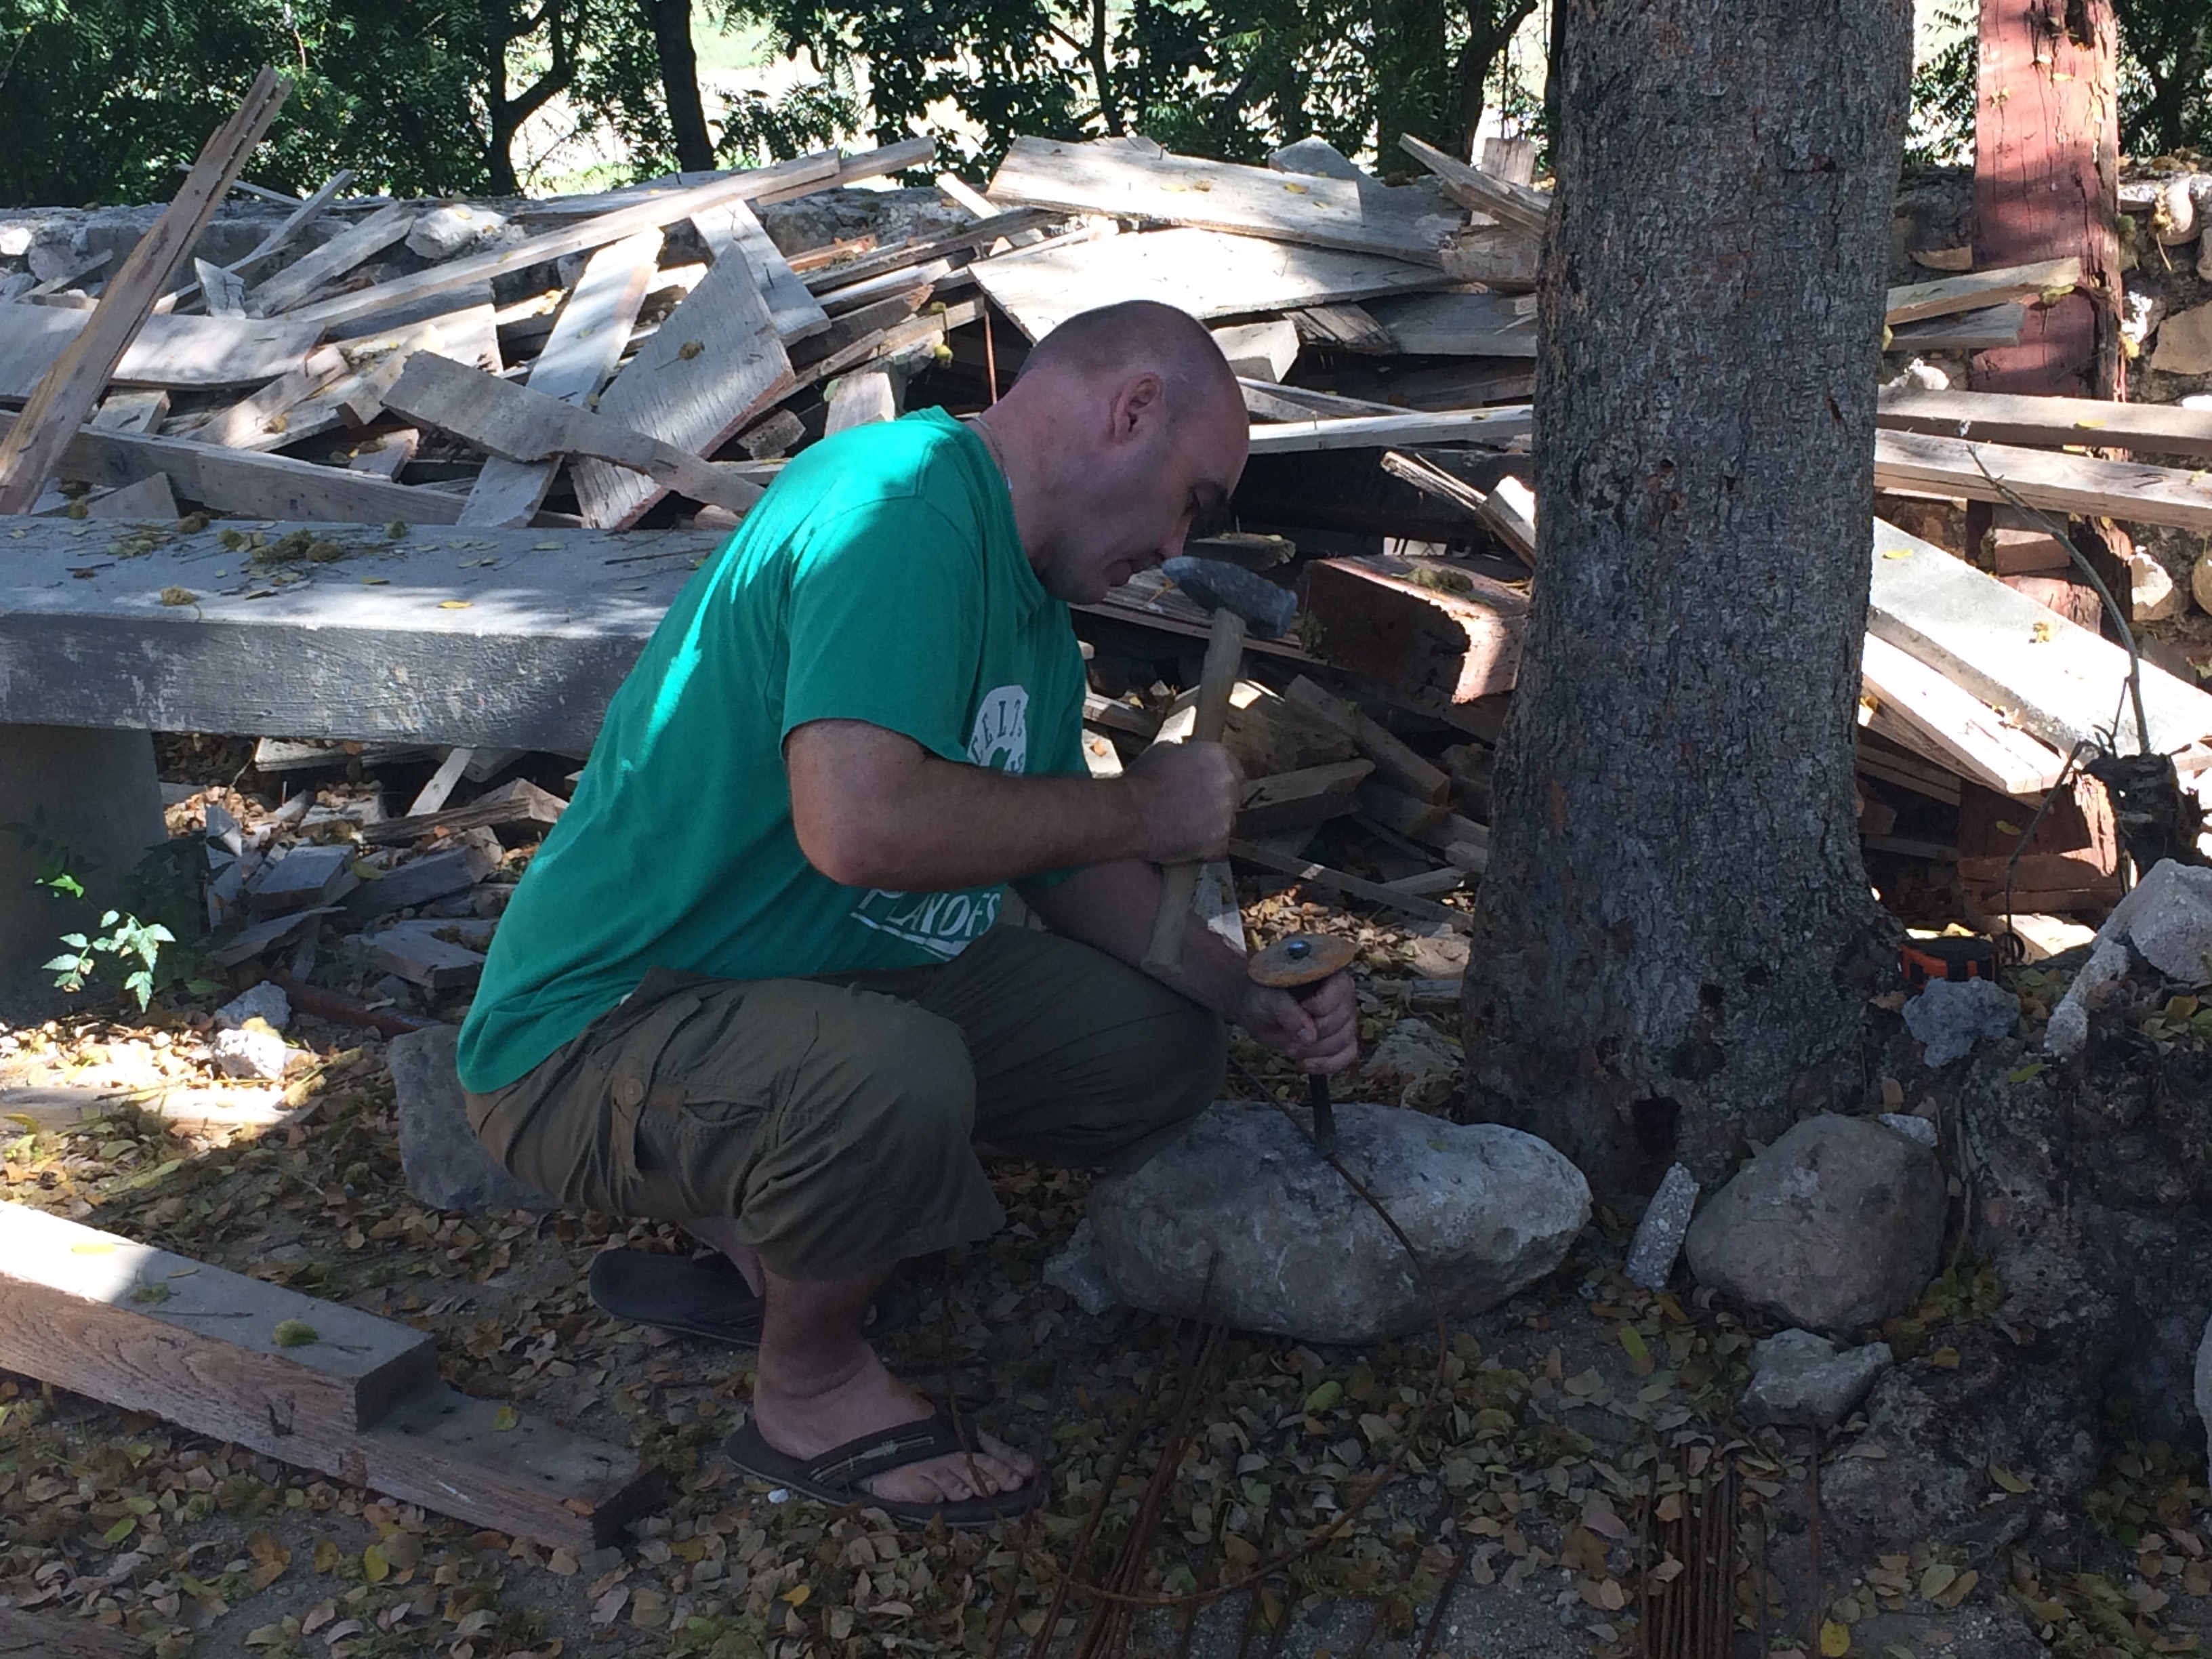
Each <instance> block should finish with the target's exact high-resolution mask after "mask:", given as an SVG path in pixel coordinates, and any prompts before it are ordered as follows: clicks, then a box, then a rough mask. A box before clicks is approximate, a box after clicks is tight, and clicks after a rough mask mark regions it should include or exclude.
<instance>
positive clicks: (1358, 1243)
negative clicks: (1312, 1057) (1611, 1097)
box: [1091, 1101, 1590, 1343]
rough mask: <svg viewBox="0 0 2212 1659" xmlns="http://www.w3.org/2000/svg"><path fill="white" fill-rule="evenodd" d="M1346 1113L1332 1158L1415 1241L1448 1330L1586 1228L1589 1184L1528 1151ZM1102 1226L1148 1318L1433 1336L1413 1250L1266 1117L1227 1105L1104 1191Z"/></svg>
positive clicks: (1529, 1145) (1396, 1116) (1097, 1200)
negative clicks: (1450, 1322)
mask: <svg viewBox="0 0 2212 1659" xmlns="http://www.w3.org/2000/svg"><path fill="white" fill-rule="evenodd" d="M1336 1110H1337V1128H1338V1134H1339V1138H1340V1151H1339V1153H1338V1156H1339V1157H1340V1158H1341V1159H1342V1161H1343V1163H1344V1164H1345V1166H1346V1169H1348V1170H1351V1171H1352V1174H1353V1175H1354V1176H1357V1177H1358V1179H1359V1181H1360V1182H1362V1184H1364V1186H1365V1187H1366V1188H1367V1189H1368V1190H1369V1191H1370V1192H1371V1193H1373V1194H1375V1196H1376V1199H1377V1200H1379V1201H1380V1202H1381V1203H1382V1204H1383V1206H1384V1207H1385V1208H1387V1209H1388V1210H1389V1213H1390V1216H1391V1218H1392V1219H1394V1220H1395V1221H1396V1223H1397V1224H1398V1225H1399V1226H1401V1228H1403V1229H1404V1230H1405V1231H1406V1234H1407V1237H1408V1238H1410V1239H1411V1240H1412V1242H1413V1248H1414V1249H1415V1250H1416V1251H1418V1252H1419V1255H1420V1260H1421V1266H1422V1267H1423V1269H1424V1271H1425V1274H1426V1277H1427V1281H1428V1285H1429V1288H1430V1291H1432V1292H1433V1293H1434V1295H1435V1297H1437V1301H1438V1302H1440V1303H1441V1304H1442V1307H1443V1313H1444V1314H1445V1316H1447V1317H1450V1316H1458V1315H1462V1314H1470V1313H1476V1312H1480V1310H1483V1309H1485V1308H1489V1307H1492V1306H1495V1305H1496V1304H1498V1303H1500V1302H1503V1301H1504V1299H1505V1298H1506V1297H1510V1296H1511V1295H1513V1294H1514V1293H1515V1292H1516V1291H1520V1290H1522V1289H1523V1288H1525V1287H1526V1286H1528V1285H1532V1284H1534V1282H1535V1281H1536V1280H1537V1279H1541V1278H1542V1277H1543V1276H1544V1275H1545V1274H1547V1273H1550V1272H1551V1271H1552V1270H1553V1268H1554V1267H1558V1266H1559V1262H1560V1261H1561V1260H1562V1259H1563V1258H1564V1257H1565V1255H1566V1253H1567V1251H1568V1249H1569V1248H1570V1247H1571V1246H1572V1244H1573V1243H1574V1241H1575V1237H1576V1235H1577V1234H1578V1233H1580V1232H1581V1231H1582V1229H1583V1224H1584V1223H1585V1222H1586V1221H1588V1220H1589V1211H1590V1195H1589V1186H1588V1184H1587V1183H1585V1182H1584V1181H1583V1176H1582V1172H1581V1171H1580V1170H1577V1169H1576V1168H1575V1166H1574V1165H1573V1164H1571V1163H1569V1162H1568V1161H1567V1160H1566V1159H1565V1158H1564V1157H1562V1156H1561V1155H1560V1154H1559V1152H1555V1151H1554V1150H1553V1148H1552V1147H1550V1146H1547V1145H1546V1144H1545V1143H1544V1142H1542V1141H1541V1140H1539V1139H1536V1137H1534V1135H1529V1134H1524V1133H1522V1132H1521V1131H1520V1130H1517V1129H1509V1128H1507V1127H1504V1126H1503V1125H1502V1124H1495V1123H1475V1124H1453V1123H1448V1122H1445V1121H1443V1120H1442V1119H1440V1118H1433V1117H1430V1116H1428V1115H1425V1114H1424V1113H1420V1112H1411V1111H1405V1110H1401V1109H1397V1108H1394V1107H1388V1106H1376V1105H1369V1104H1364V1103H1362V1104H1345V1105H1340V1106H1339V1107H1338V1108H1337V1109H1336ZM1091 1225H1092V1226H1093V1227H1094V1228H1095V1229H1096V1230H1097V1236H1098V1243H1099V1245H1100V1247H1101V1248H1102V1249H1103V1252H1104V1255H1105V1260H1106V1270H1107V1273H1108V1274H1109V1276H1110V1277H1111V1279H1113V1283H1114V1288H1115V1291H1118V1292H1119V1293H1120V1295H1121V1299H1122V1300H1123V1301H1125V1302H1127V1303H1130V1304H1133V1305H1135V1306H1137V1307H1139V1308H1148V1309H1151V1310H1154V1311H1156V1312H1162V1313H1174V1314H1183V1315H1203V1316H1207V1317H1211V1318H1216V1319H1220V1320H1224V1321H1225V1322H1228V1323H1230V1324H1231V1325H1234V1326H1237V1327H1238V1328H1241V1329H1244V1330H1256V1331H1267V1332H1272V1333H1273V1334H1277V1335H1279V1336H1291V1337H1298V1338H1301V1339H1304V1340H1307V1341H1313V1342H1341V1343H1358V1342H1372V1341H1378V1340H1383V1339H1384V1338H1388V1337H1395V1336H1404V1335H1407V1334H1411V1333H1413V1332H1415V1331H1421V1330H1428V1329H1431V1328H1433V1325H1432V1322H1433V1320H1434V1318H1435V1310H1434V1308H1433V1307H1432V1305H1431V1300H1430V1297H1429V1294H1427V1293H1425V1292H1424V1291H1423V1289H1422V1286H1421V1283H1420V1281H1419V1279H1416V1277H1415V1276H1414V1273H1413V1267H1412V1266H1411V1264H1410V1263H1409V1262H1408V1261H1407V1255H1406V1251H1405V1249H1404V1247H1403V1246H1401V1244H1400V1243H1398V1241H1397V1239H1396V1238H1395V1237H1393V1236H1392V1234H1391V1232H1390V1230H1389V1228H1388V1227H1386V1226H1385V1225H1383V1221H1382V1219H1381V1218H1379V1217H1378V1216H1376V1213H1375V1212H1374V1211H1373V1210H1372V1209H1370V1207H1369V1206H1367V1204H1366V1203H1365V1201H1364V1200H1362V1199H1361V1198H1360V1196H1359V1195H1358V1194H1357V1193H1355V1192H1354V1191H1353V1190H1352V1188H1351V1187H1350V1186H1349V1185H1347V1184H1346V1182H1345V1180H1344V1178H1343V1177H1342V1176H1340V1175H1339V1174H1338V1173H1337V1172H1336V1171H1335V1170H1334V1169H1332V1168H1330V1167H1329V1165H1328V1164H1327V1163H1325V1162H1323V1161H1322V1158H1321V1157H1320V1156H1319V1154H1317V1153H1316V1152H1315V1151H1314V1149H1313V1146H1311V1144H1310V1142H1308V1141H1307V1139H1305V1137H1304V1135H1303V1134H1302V1133H1300V1132H1299V1131H1298V1129H1297V1127H1295V1126H1294V1125H1293V1124H1292V1123H1291V1121H1289V1120H1288V1119H1286V1118H1285V1117H1284V1115H1282V1114H1281V1113H1279V1112H1278V1111H1277V1110H1276V1109H1274V1108H1273V1107H1272V1106H1267V1105H1261V1104H1256V1103H1252V1102H1249V1101H1217V1102H1216V1103H1214V1104H1213V1105H1212V1106H1211V1107H1209V1108H1207V1109H1206V1110H1205V1111H1203V1112H1201V1113H1200V1114H1199V1115H1198V1116H1197V1117H1196V1118H1195V1119H1194V1120H1193V1121H1192V1122H1191V1125H1190V1127H1189V1128H1188V1130H1186V1131H1185V1132H1184V1133H1183V1135H1182V1138H1181V1139H1178V1140H1176V1141H1175V1142H1173V1143H1171V1144H1170V1146H1166V1147H1165V1148H1164V1149H1163V1150H1162V1151H1161V1152H1159V1153H1158V1155H1157V1156H1155V1157H1154V1158H1152V1160H1151V1162H1149V1163H1147V1164H1146V1165H1145V1166H1144V1167H1143V1168H1142V1169H1140V1170H1136V1171H1134V1172H1133V1173H1131V1174H1128V1175H1122V1176H1108V1177H1106V1178H1105V1179H1103V1180H1101V1181H1100V1182H1098V1183H1097V1185H1096V1186H1094V1187H1093V1188H1091Z"/></svg>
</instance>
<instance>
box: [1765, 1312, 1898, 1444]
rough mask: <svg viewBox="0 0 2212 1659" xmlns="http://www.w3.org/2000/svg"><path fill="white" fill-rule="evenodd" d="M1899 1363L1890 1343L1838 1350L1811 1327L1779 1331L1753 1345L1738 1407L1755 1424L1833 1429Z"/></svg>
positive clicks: (1876, 1343) (1869, 1344)
mask: <svg viewBox="0 0 2212 1659" xmlns="http://www.w3.org/2000/svg"><path fill="white" fill-rule="evenodd" d="M1894 1363H1895V1358H1894V1356H1893V1355H1892V1354H1891V1352H1890V1351H1889V1344H1888V1343H1887V1342H1869V1343H1868V1344H1867V1346H1864V1347H1863V1348H1838V1347H1837V1346H1836V1345H1835V1344H1834V1343H1832V1342H1831V1341H1829V1340H1828V1339H1827V1338H1826V1337H1825V1336H1817V1335H1815V1334H1814V1333H1813V1332H1811V1331H1798V1330H1789V1331H1778V1332H1776V1333H1775V1334H1773V1335H1772V1336H1770V1337H1768V1338H1766V1339H1765V1340H1764V1341H1762V1342H1759V1343H1758V1344H1757V1345H1755V1346H1753V1349H1752V1351H1751V1386H1750V1387H1749V1388H1747V1389H1745V1390H1744V1391H1743V1398H1742V1399H1741V1401H1738V1402H1737V1407H1738V1409H1739V1410H1741V1412H1742V1413H1743V1414H1744V1416H1745V1417H1746V1418H1747V1419H1749V1420H1750V1421H1752V1422H1753V1423H1784V1424H1790V1425H1795V1426H1796V1427H1798V1428H1806V1429H1832V1428H1834V1427H1835V1426H1836V1425H1837V1424H1838V1423H1840V1422H1842V1421H1843V1420H1844V1418H1845V1417H1846V1416H1848V1415H1849V1414H1850V1409H1851V1407H1854V1406H1856V1405H1857V1404H1858V1403H1859V1401H1862V1400H1863V1399H1865V1398H1866V1392H1867V1390H1868V1389H1870V1388H1872V1387H1873V1386H1874V1380H1875V1378H1876V1377H1877V1376H1881V1374H1882V1373H1883V1372H1884V1371H1886V1370H1888V1369H1889V1368H1890V1366H1891V1365H1892V1364H1894Z"/></svg>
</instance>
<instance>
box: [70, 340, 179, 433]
mask: <svg viewBox="0 0 2212 1659" xmlns="http://www.w3.org/2000/svg"><path fill="white" fill-rule="evenodd" d="M147 320H148V321H149V322H151V321H152V320H153V319H151V318H150V317H149V318H148V319H147ZM168 412H169V394H168V392H167V391H166V390H163V389H159V388H157V389H155V390H151V391H144V392H109V393H108V394H107V395H106V397H105V398H101V399H100V409H99V410H98V412H97V413H95V414H94V416H93V417H92V419H91V420H89V421H88V422H85V424H86V425H88V426H92V427H96V428H99V429H100V431H102V432H151V431H152V430H153V429H154V428H155V427H157V426H159V425H161V422H162V420H163V418H164V417H165V416H167V414H168Z"/></svg>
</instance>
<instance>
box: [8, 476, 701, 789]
mask: <svg viewBox="0 0 2212 1659" xmlns="http://www.w3.org/2000/svg"><path fill="white" fill-rule="evenodd" d="M217 453H221V452H217ZM245 459H257V460H258V459H263V458H258V457H252V458H245ZM293 465H297V463H294V464H293ZM346 476H347V475H346V474H343V473H339V474H337V477H340V478H343V477H346ZM361 482H374V481H369V480H362V481H361ZM381 488H383V489H386V490H387V491H388V490H390V489H392V488H393V486H391V485H388V484H386V485H382V486H381ZM423 493H424V494H425V495H434V494H435V492H428V491H426V492H423ZM445 499H446V500H447V501H449V502H451V503H453V504H454V505H456V506H457V505H458V504H459V500H460V498H459V496H458V495H450V496H447V497H446V498H445ZM393 516H398V515H394V514H390V513H375V514H370V515H368V517H369V519H370V520H371V522H369V523H367V524H363V523H358V522H356V523H352V524H330V523H315V524H307V525H301V524H297V523H283V522H279V523H275V524H269V525H267V526H266V527H265V528H259V529H258V530H257V529H255V528H254V527H252V526H245V528H246V529H247V530H248V531H249V533H258V534H260V535H261V536H262V537H263V538H264V539H265V540H266V541H268V542H270V543H275V542H277V541H279V540H280V539H281V538H283V536H284V535H285V534H287V533H288V532H290V531H292V530H295V529H300V530H304V531H306V532H307V538H308V539H311V540H325V541H329V542H331V544H333V545H335V546H337V548H338V549H339V550H340V552H341V554H342V556H341V557H340V558H339V559H338V560H337V561H335V562H331V563H328V564H319V563H317V564H305V565H295V566H293V567H290V568H291V570H293V571H296V572H297V573H298V574H301V576H302V577H304V580H295V581H290V582H288V583H287V584H286V585H285V586H283V588H281V589H279V590H278V591H277V592H273V593H271V592H269V591H268V586H267V585H266V583H265V582H264V580H263V579H262V576H261V573H260V570H259V568H258V567H249V566H248V565H247V564H246V561H245V560H244V559H243V558H241V556H240V553H239V552H238V551H237V550H234V549H232V548H228V547H226V546H224V545H223V544H222V540H221V539H220V538H221V537H222V534H223V533H225V532H230V533H232V534H235V533H236V532H238V530H239V529H240V528H241V526H237V525H236V524H229V525H226V524H223V523H220V522H218V523H216V524H213V525H210V526H208V527H207V528H206V529H204V530H199V531H190V532H181V533H178V534H175V535H174V536H173V539H171V540H169V541H168V542H167V543H165V544H162V545H161V546H158V547H156V548H155V549H154V550H151V551H149V552H146V553H143V554H141V555H138V556H135V557H131V558H120V557H117V556H112V555H110V556H103V554H104V552H105V550H106V547H107V545H108V544H109V542H110V540H111V538H112V537H113V536H114V534H115V530H114V527H113V526H103V525H100V524H97V523H94V522H92V521H88V520H69V519H21V520H14V521H12V522H10V521H8V520H0V562H4V563H5V564H6V567H7V568H8V571H9V580H8V582H7V584H6V586H5V587H4V588H0V724H4V723H20V724H27V725H70V724H74V723H77V722H81V721H82V720H84V719H85V718H86V711H87V710H88V709H93V708H97V709H98V710H100V714H101V718H102V719H104V720H108V721H111V722H112V723H114V724H116V725H118V726H126V727H132V728H136V729H138V730H143V731H158V732H289V733H293V734H295V735H297V736H300V737H303V738H346V739H356V740H362V741H367V742H369V743H372V744H375V743H389V742H407V743H412V744H425V743H428V744H475V745H477V746H480V747H486V748H515V749H532V750H553V751H556V752H558V753H562V754H568V755H578V756H580V755H583V754H585V753H586V752H587V751H588V750H590V748H591V746H592V740H593V738H595V737H596V736H597V735H598V732H599V722H600V719H601V716H602V715H603V714H605V709H606V706H607V701H608V699H609V698H610V697H611V696H613V695H614V692H615V690H616V688H617V687H618V686H619V685H620V684H622V681H623V677H624V676H625V675H626V674H628V673H629V670H630V667H631V665H632V664H633V663H635V661H636V659H637V654H638V653H639V651H640V650H641V648H642V647H643V646H644V644H645V641H646V640H647V638H648V637H649V636H650V635H652V633H653V629H654V628H655V627H656V626H658V625H659V622H660V619H661V617H662V615H663V613H664V612H665V611H666V609H667V607H668V605H669V603H670V602H671V600H672V599H674V597H675V596H676V594H677V592H678V591H679V590H680V589H681V587H682V586H683V585H684V581H685V580H687V579H688V578H689V577H690V574H691V573H692V570H693V569H694V568H695V567H696V565H697V564H698V563H700V562H702V561H703V560H705V559H708V558H709V557H711V556H713V555H714V552H715V551H716V550H717V549H718V548H719V547H720V545H721V544H722V543H723V542H724V541H726V539H727V536H726V532H702V531H691V530H671V531H651V532H645V531H633V532H629V533H628V534H627V535H611V534H609V533H607V532H602V531H580V530H547V529H539V530H513V531H499V530H473V531H458V530H453V529H440V528H438V527H436V526H428V525H423V524H421V523H419V522H418V524H417V526H416V529H414V530H413V531H412V532H410V533H409V534H407V535H405V536H403V537H400V538H397V539H394V538H392V537H390V536H388V535H387V534H386V532H385V530H384V527H383V526H384V521H385V520H386V519H388V518H391V517H393ZM79 569H90V570H91V572H92V574H90V575H88V576H85V577H82V578H79V577H76V576H74V575H72V574H70V573H71V572H72V571H74V570H79ZM218 571H222V572H224V573H226V574H225V575H224V576H222V577H220V578H219V577H217V575H216V572H218ZM364 575H371V576H374V577H376V578H378V579H379V580H378V581H377V583H376V584H375V585H374V586H371V585H366V584H364V583H363V582H362V580H360V579H361V578H362V576H364ZM171 587H179V588H182V589H184V590H185V591H186V592H191V593H193V594H196V595H197V596H198V597H197V602H196V603H195V604H193V605H182V606H176V605H163V604H162V603H161V593H162V592H163V591H164V590H166V589H168V588H171ZM249 596H252V597H249ZM448 601H453V602H455V603H453V605H450V606H449V605H448ZM343 758H344V757H343V756H338V757H337V759H339V760H343ZM366 758H368V759H369V760H370V761H371V762H372V763H373V762H374V758H375V757H374V755H371V756H368V757H366Z"/></svg>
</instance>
